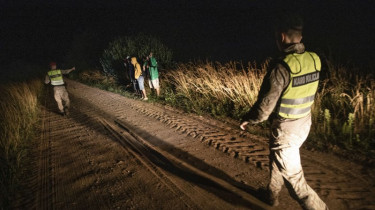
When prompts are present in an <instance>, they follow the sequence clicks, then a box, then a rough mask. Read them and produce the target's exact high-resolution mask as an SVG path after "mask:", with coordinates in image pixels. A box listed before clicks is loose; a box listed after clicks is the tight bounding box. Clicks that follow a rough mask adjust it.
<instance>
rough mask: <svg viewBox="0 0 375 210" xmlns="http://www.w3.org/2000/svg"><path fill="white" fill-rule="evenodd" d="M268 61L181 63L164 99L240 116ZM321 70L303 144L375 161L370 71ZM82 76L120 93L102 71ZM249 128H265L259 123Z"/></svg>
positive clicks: (167, 74)
mask: <svg viewBox="0 0 375 210" xmlns="http://www.w3.org/2000/svg"><path fill="white" fill-rule="evenodd" d="M268 64H269V62H268V61H266V62H264V63H263V64H261V65H256V64H255V63H248V64H247V65H246V66H244V65H242V64H241V63H238V62H230V63H227V64H221V63H217V62H216V63H212V62H208V61H207V62H198V63H186V64H179V65H177V67H176V68H174V69H169V70H166V71H164V72H162V73H161V76H162V77H161V90H162V95H163V99H164V100H165V102H166V103H168V104H171V105H173V106H176V107H180V108H183V109H185V110H186V111H188V112H195V113H198V114H202V113H209V114H212V115H215V116H219V117H230V118H233V119H236V120H240V119H242V117H243V116H244V114H245V113H247V112H248V111H249V110H250V108H251V107H252V106H253V104H254V103H255V101H256V100H257V97H258V92H259V89H260V86H261V84H262V81H263V77H264V76H265V74H266V69H267V67H268ZM323 71H324V72H322V74H323V75H327V76H325V77H326V79H324V80H323V81H321V82H320V86H319V90H318V92H317V94H316V98H315V103H314V105H313V108H312V116H313V118H312V120H313V126H312V129H311V133H310V137H309V138H310V139H309V141H307V142H308V143H307V146H309V147H313V148H318V149H321V150H330V151H338V152H342V151H343V150H345V151H349V153H350V154H361V155H362V157H367V158H368V157H370V158H372V159H373V160H375V137H374V136H375V123H374V120H375V104H374V103H375V81H374V77H373V75H371V74H367V75H360V74H358V73H356V72H360V71H359V70H358V69H355V67H350V66H343V65H335V64H333V63H330V62H328V68H326V69H323ZM370 72H371V71H370ZM81 80H83V81H86V82H89V83H90V82H91V83H94V84H95V85H98V84H101V85H102V86H103V85H104V86H106V87H105V88H103V89H107V90H111V87H112V91H113V92H118V88H119V84H117V83H116V81H115V80H114V79H113V78H111V77H107V76H103V73H101V72H91V73H84V74H82V75H81ZM107 86H108V87H107ZM120 92H121V91H120ZM251 130H252V131H255V132H257V133H258V134H259V133H262V134H264V133H267V132H264V131H261V130H259V129H257V128H255V129H251ZM338 149H340V150H338ZM346 154H347V153H345V155H346Z"/></svg>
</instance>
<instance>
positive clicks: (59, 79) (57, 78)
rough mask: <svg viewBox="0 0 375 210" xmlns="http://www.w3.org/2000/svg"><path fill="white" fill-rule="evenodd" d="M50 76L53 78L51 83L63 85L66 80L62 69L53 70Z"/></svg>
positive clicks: (49, 73)
mask: <svg viewBox="0 0 375 210" xmlns="http://www.w3.org/2000/svg"><path fill="white" fill-rule="evenodd" d="M48 76H49V78H50V79H51V85H63V84H64V80H63V76H62V73H61V70H59V69H56V70H51V71H49V72H48Z"/></svg>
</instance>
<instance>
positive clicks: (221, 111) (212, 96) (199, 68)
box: [163, 62, 268, 118]
mask: <svg viewBox="0 0 375 210" xmlns="http://www.w3.org/2000/svg"><path fill="white" fill-rule="evenodd" d="M267 64H268V63H267V62H266V63H264V64H263V65H261V68H259V69H258V68H256V64H251V63H249V64H248V66H247V67H246V68H245V67H244V66H243V65H242V64H241V63H237V62H230V63H227V64H221V63H210V62H206V63H197V64H194V63H188V64H180V65H179V66H178V67H177V69H175V70H172V71H169V72H168V73H166V74H165V75H164V78H163V81H167V82H169V83H170V84H167V86H169V87H170V86H173V89H174V93H175V94H176V95H177V96H180V97H179V100H180V101H175V103H180V104H181V102H185V104H184V105H183V106H185V108H188V109H191V110H193V111H195V112H198V113H199V112H211V113H213V114H215V115H228V116H233V117H236V118H238V117H240V116H241V115H243V113H245V112H246V111H248V110H249V107H251V106H252V105H253V104H254V103H255V101H256V99H257V95H258V91H259V89H260V86H261V83H262V80H263V77H264V75H265V69H266V66H267ZM167 94H168V91H167ZM169 97H170V94H169ZM167 100H169V98H168V97H167Z"/></svg>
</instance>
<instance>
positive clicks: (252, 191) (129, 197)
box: [21, 80, 375, 209]
mask: <svg viewBox="0 0 375 210" xmlns="http://www.w3.org/2000/svg"><path fill="white" fill-rule="evenodd" d="M68 84H69V85H68V91H69V93H70V98H71V101H72V108H71V113H70V117H62V116H60V115H58V114H57V107H56V104H55V102H54V101H53V98H52V97H50V98H49V99H50V100H47V101H46V104H44V106H43V110H42V111H43V119H42V128H41V130H42V134H41V140H40V145H39V147H38V149H37V151H38V152H37V154H38V155H36V157H35V160H36V161H37V162H36V163H37V165H38V170H35V171H34V172H33V173H31V174H30V176H31V177H33V180H34V182H33V183H34V184H31V187H32V191H33V193H32V194H31V198H29V199H26V200H27V202H26V201H25V202H24V203H23V204H22V205H25V206H23V207H27V208H36V209H267V208H269V207H268V206H267V205H266V204H264V203H263V202H261V201H260V200H258V198H257V196H258V195H257V193H256V190H257V189H258V188H260V187H265V186H266V184H267V181H268V177H269V175H268V168H267V167H268V157H267V155H268V149H267V147H268V146H267V141H266V140H265V139H263V138H260V137H256V136H253V135H250V134H248V133H240V131H239V130H238V128H237V125H236V126H235V125H231V124H228V123H223V122H220V121H217V120H213V119H210V118H209V117H200V116H195V115H188V114H185V113H182V112H180V111H178V110H174V109H172V108H171V107H168V106H162V105H157V104H151V103H147V102H142V101H139V100H134V99H129V98H126V97H123V96H120V95H117V94H114V93H110V92H106V91H102V90H99V89H96V88H92V87H88V86H86V85H83V84H80V83H78V82H75V81H71V80H68ZM301 154H302V164H303V167H304V171H305V176H306V179H307V181H308V183H309V184H310V186H311V187H313V188H314V189H315V190H316V191H317V192H318V194H319V195H320V196H321V197H322V199H323V200H324V201H326V203H327V204H328V206H329V207H330V209H375V196H374V195H375V189H374V183H375V181H374V180H375V179H374V178H375V170H374V169H373V168H366V167H362V166H360V165H356V164H354V163H352V162H350V161H346V160H342V159H339V158H338V157H335V156H332V155H327V154H322V153H319V152H310V151H305V150H303V151H301ZM280 201H281V204H280V206H279V207H278V208H277V209H300V207H299V205H298V204H297V202H296V201H294V200H293V199H292V198H291V197H290V196H289V194H288V192H287V190H286V189H283V191H282V194H281V198H280ZM25 203H26V204H25ZM22 205H21V206H22Z"/></svg>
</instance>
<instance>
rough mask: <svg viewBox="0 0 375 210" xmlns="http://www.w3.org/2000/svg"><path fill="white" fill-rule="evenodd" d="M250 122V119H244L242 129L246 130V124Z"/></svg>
mask: <svg viewBox="0 0 375 210" xmlns="http://www.w3.org/2000/svg"><path fill="white" fill-rule="evenodd" d="M248 124H249V121H243V122H242V123H241V125H240V128H241V130H243V131H244V130H246V126H247V125H248Z"/></svg>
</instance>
